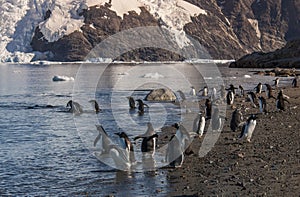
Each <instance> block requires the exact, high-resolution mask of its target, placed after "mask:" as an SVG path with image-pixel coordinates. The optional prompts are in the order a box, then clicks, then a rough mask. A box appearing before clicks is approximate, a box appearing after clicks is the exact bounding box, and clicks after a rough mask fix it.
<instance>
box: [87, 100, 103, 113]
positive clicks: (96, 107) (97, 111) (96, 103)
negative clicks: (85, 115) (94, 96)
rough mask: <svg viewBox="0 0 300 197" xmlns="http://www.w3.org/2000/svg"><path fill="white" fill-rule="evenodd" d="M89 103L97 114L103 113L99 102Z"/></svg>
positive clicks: (91, 101)
mask: <svg viewBox="0 0 300 197" xmlns="http://www.w3.org/2000/svg"><path fill="white" fill-rule="evenodd" d="M89 103H91V104H92V106H93V108H94V109H95V112H96V113H99V112H101V109H100V107H99V104H98V102H97V101H96V100H90V101H89Z"/></svg>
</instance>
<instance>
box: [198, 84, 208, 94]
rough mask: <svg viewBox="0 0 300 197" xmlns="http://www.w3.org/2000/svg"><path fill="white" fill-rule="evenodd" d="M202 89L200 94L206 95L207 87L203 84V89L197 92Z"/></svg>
mask: <svg viewBox="0 0 300 197" xmlns="http://www.w3.org/2000/svg"><path fill="white" fill-rule="evenodd" d="M201 91H202V96H208V88H207V86H204V88H203V89H201V90H199V92H201Z"/></svg>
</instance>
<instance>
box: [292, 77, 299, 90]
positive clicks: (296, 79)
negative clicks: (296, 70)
mask: <svg viewBox="0 0 300 197" xmlns="http://www.w3.org/2000/svg"><path fill="white" fill-rule="evenodd" d="M292 86H293V88H297V87H298V78H297V76H296V77H295V78H294V79H293V81H292Z"/></svg>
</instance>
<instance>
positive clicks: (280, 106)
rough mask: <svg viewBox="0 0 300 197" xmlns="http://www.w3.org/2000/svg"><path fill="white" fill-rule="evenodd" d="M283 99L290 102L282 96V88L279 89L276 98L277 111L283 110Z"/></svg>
mask: <svg viewBox="0 0 300 197" xmlns="http://www.w3.org/2000/svg"><path fill="white" fill-rule="evenodd" d="M284 101H286V102H288V103H290V102H289V101H288V100H287V99H285V98H284V95H283V92H282V90H280V91H279V93H278V95H277V99H276V108H277V110H278V111H281V110H282V111H284V110H285V103H284Z"/></svg>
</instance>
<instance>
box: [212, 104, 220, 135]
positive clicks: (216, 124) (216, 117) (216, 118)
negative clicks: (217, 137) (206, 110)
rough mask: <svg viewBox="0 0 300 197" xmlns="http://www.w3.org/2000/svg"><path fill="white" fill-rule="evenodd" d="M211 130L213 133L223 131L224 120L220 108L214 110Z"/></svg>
mask: <svg viewBox="0 0 300 197" xmlns="http://www.w3.org/2000/svg"><path fill="white" fill-rule="evenodd" d="M211 128H212V130H213V131H217V132H219V131H221V128H222V118H221V116H220V111H219V108H217V107H214V109H213V116H212V120H211Z"/></svg>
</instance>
